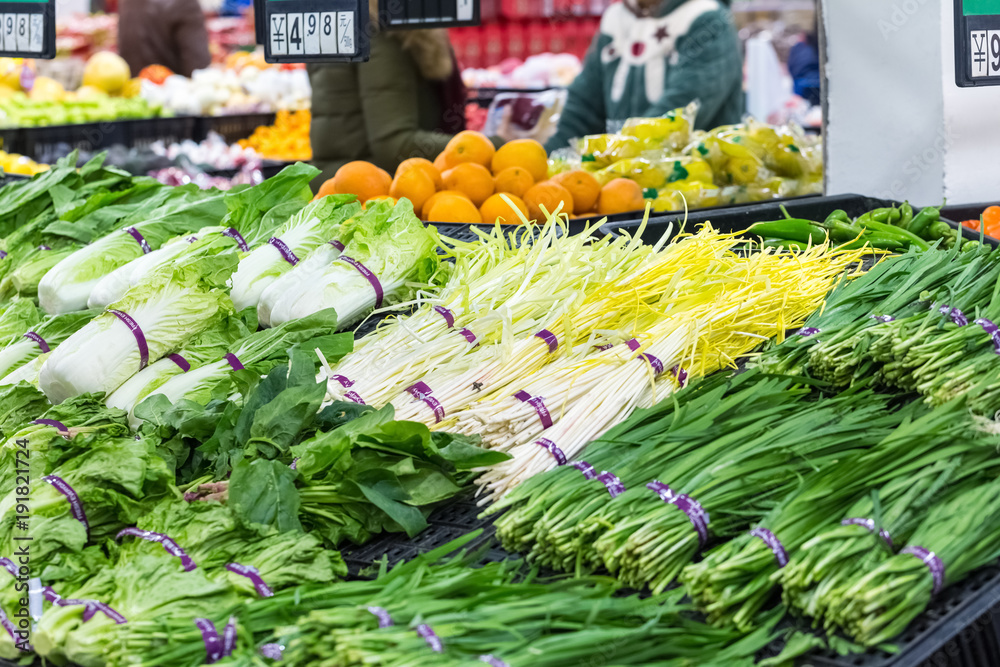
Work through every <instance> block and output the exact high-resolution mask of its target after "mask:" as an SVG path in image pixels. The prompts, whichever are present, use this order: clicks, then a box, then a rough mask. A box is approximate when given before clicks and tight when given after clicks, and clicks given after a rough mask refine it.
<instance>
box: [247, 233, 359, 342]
mask: <svg viewBox="0 0 1000 667" xmlns="http://www.w3.org/2000/svg"><path fill="white" fill-rule="evenodd" d="M338 257H340V250H338V249H337V248H335V247H333V246H332V245H329V244H327V245H325V246H323V247H321V248H319V249H317V250H315V251H314V252H313V253H312V254H310V255H309V256H308V257H307V258H306V259H304V260H303V261H301V262H299V263H298V264H296V265H295V267H294V269H293V270H291V271H289V272H287V273H286V274H284V275H283V276H281V277H280V278H278V279H277V280H275V281H274V282H272V283H271V284H270V286H268V287H267V288H266V289H265V290H264V291H263V292H262V293H261V295H260V300H259V301H258V303H257V321H258V322H259V323H260V326H262V327H270V326H274V324H272V322H271V313H272V312H273V311H274V309H275V308H276V307H277V306H278V304H279V303H280V302H281V301H282V299H283V298H284V295H285V293H286V292H289V293H290V292H293V291H294V290H296V289H298V288H299V287H300V286H301V285H309V284H315V281H316V280H318V279H319V278H320V276H322V275H323V272H324V271H325V270H326V268H327V267H328V266H330V264H331V263H332V262H333V261H334V260H335V259H337V258H338Z"/></svg>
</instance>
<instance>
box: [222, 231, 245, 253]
mask: <svg viewBox="0 0 1000 667" xmlns="http://www.w3.org/2000/svg"><path fill="white" fill-rule="evenodd" d="M222 235H223V236H228V237H229V238H231V239H233V240H234V241H236V245H237V246H238V247H239V249H240V250H242V251H243V252H249V251H250V246H248V245H247V242H246V240H244V238H243V237H242V236H241V235H240V233H239V232H238V231H236V229H235V228H234V227H230V228H229V229H227V230H226V231H224V232H222Z"/></svg>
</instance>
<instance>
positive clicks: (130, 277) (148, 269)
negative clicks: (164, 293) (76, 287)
mask: <svg viewBox="0 0 1000 667" xmlns="http://www.w3.org/2000/svg"><path fill="white" fill-rule="evenodd" d="M222 230H223V228H222V227H209V228H206V229H203V230H201V231H200V232H199V233H198V234H197V235H196V236H190V235H186V236H179V237H177V238H176V239H174V240H172V241H169V242H167V244H166V245H164V246H163V247H162V248H160V249H159V250H154V251H153V252H151V253H149V254H146V255H143V256H141V257H138V258H136V259H133V260H132V261H131V262H129V263H128V264H126V265H125V266H120V267H118V268H117V269H115V270H114V271H112V272H111V273H109V274H108V275H106V276H104V277H103V278H102V279H101V280H100V282H98V283H97V285H96V286H94V289H93V291H92V292H91V293H90V298H89V299H87V305H88V306H89V307H90V308H107V307H108V306H109V305H110V304H112V303H114V302H115V301H117V300H118V299H120V298H122V297H123V296H125V293H126V292H128V291H129V289H131V288H133V287H135V286H136V285H138V284H139V283H140V282H142V279H143V278H146V277H148V276H149V275H151V274H152V273H153V272H154V271H156V270H157V269H159V268H161V267H163V266H165V265H166V264H168V263H170V262H172V261H173V260H174V259H175V258H176V257H177V256H178V255H180V254H181V253H183V252H184V251H185V250H187V249H188V247H189V245H190V244H191V243H192V242H193V241H195V240H197V239H198V238H199V237H200V236H201V235H203V234H205V233H207V232H209V231H222Z"/></svg>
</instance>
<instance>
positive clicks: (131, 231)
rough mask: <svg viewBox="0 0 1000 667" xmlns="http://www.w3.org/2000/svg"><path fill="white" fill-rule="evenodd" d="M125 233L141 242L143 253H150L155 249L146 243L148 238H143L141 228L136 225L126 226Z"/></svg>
mask: <svg viewBox="0 0 1000 667" xmlns="http://www.w3.org/2000/svg"><path fill="white" fill-rule="evenodd" d="M125 233H126V234H128V235H129V236H131V237H132V238H134V239H135V242H136V243H138V244H139V247H140V248H142V254H143V255H148V254H149V253H151V252H152V251H153V249H152V248H150V247H149V244H148V243H146V239H144V238H143V236H142V234H140V233H139V230H138V229H136V228H135V227H126V228H125Z"/></svg>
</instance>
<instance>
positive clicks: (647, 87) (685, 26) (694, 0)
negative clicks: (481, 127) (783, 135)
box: [545, 0, 744, 152]
mask: <svg viewBox="0 0 1000 667" xmlns="http://www.w3.org/2000/svg"><path fill="white" fill-rule="evenodd" d="M728 5H729V0H623V1H622V2H618V3H615V4H613V5H611V7H609V8H608V9H607V11H605V12H604V16H603V17H602V18H601V28H600V31H599V32H598V34H597V35H596V36H595V37H594V42H593V44H592V45H591V47H590V51H589V52H588V54H587V58H586V60H585V61H584V66H583V71H582V72H581V73H580V75H579V76H578V77H577V78H576V80H575V81H574V82H573V84H572V85H571V86H570V88H569V97H568V99H567V100H566V106H565V108H564V109H563V112H562V115H561V117H560V120H559V126H558V128H557V130H556V133H555V134H554V135H553V136H552V137H551V138H550V139H549V140H548V142H547V143H546V145H545V148H546V149H547V150H548V151H549V152H552V151H553V150H556V149H558V148H564V147H565V146H567V145H568V144H569V142H570V140H571V139H573V138H576V137H583V136H586V135H588V134H602V133H605V132H612V133H613V132H617V131H619V130H620V129H621V126H622V124H623V123H624V121H625V120H626V119H628V118H633V117H655V116H662V115H663V114H665V113H667V112H668V111H671V110H672V109H677V108H680V107H683V106H687V105H688V104H690V103H691V102H693V101H694V100H698V102H699V103H700V109H699V111H698V118H697V121H696V124H695V125H696V128H697V129H706V130H707V129H711V128H713V127H718V126H719V125H728V124H731V123H738V122H739V121H740V120H741V118H742V116H743V111H744V94H743V57H742V53H741V48H740V42H739V38H738V37H737V34H736V28H735V26H734V25H733V21H732V15H731V14H730V12H729V9H728Z"/></svg>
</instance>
